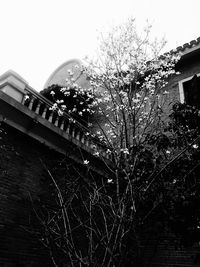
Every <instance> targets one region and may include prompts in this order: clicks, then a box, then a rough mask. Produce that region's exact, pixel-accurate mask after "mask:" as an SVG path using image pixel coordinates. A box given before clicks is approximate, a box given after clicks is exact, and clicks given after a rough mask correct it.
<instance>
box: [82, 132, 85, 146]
mask: <svg viewBox="0 0 200 267" xmlns="http://www.w3.org/2000/svg"><path fill="white" fill-rule="evenodd" d="M81 143H83V144H84V143H85V136H84V134H82V137H81Z"/></svg>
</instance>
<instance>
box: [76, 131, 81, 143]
mask: <svg viewBox="0 0 200 267" xmlns="http://www.w3.org/2000/svg"><path fill="white" fill-rule="evenodd" d="M76 139H77V140H78V141H80V131H77V134H76Z"/></svg>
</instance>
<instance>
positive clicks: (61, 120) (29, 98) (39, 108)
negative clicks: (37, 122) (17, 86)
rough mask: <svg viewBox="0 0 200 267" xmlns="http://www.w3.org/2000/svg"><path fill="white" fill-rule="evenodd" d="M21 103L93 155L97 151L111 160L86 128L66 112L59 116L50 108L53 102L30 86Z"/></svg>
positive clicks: (102, 146)
mask: <svg viewBox="0 0 200 267" xmlns="http://www.w3.org/2000/svg"><path fill="white" fill-rule="evenodd" d="M22 104H23V105H24V106H26V107H27V108H28V109H30V110H32V111H34V112H35V113H36V114H37V115H39V116H41V117H42V118H44V119H45V120H47V121H49V122H50V123H52V124H53V125H54V126H56V127H58V128H59V129H60V130H62V131H64V132H65V133H66V134H67V135H68V136H69V137H71V138H72V139H74V140H77V141H78V142H80V143H81V144H83V145H84V146H85V147H87V148H88V149H89V151H91V152H92V153H93V154H94V155H95V153H97V152H98V153H99V155H100V156H101V157H103V158H106V159H108V160H111V155H110V154H108V153H106V150H107V148H106V147H105V146H104V145H102V144H101V143H100V142H99V141H97V140H95V138H94V137H92V135H91V134H90V133H89V132H88V130H87V128H85V127H84V126H83V125H81V124H80V123H79V122H77V121H75V120H74V119H72V117H71V116H70V115H69V114H67V113H66V112H64V113H63V115H62V116H60V115H58V113H57V112H55V111H53V110H51V109H50V108H51V107H52V105H53V103H52V102H50V101H49V100H48V99H46V98H45V97H44V96H42V95H41V94H39V93H37V92H35V91H34V90H31V88H26V90H25V94H24V97H23V99H22ZM76 143H77V142H76ZM96 155H97V154H96Z"/></svg>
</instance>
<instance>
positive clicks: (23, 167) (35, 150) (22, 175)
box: [0, 126, 56, 267]
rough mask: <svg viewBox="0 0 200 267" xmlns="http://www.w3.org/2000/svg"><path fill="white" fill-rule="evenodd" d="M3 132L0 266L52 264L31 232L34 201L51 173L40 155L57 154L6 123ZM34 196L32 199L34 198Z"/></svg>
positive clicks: (48, 157) (45, 157) (50, 157)
mask: <svg viewBox="0 0 200 267" xmlns="http://www.w3.org/2000/svg"><path fill="white" fill-rule="evenodd" d="M4 129H5V131H6V133H5V132H4V131H3V132H1V134H0V241H1V242H0V266H1V267H17V266H26V267H28V266H30V267H31V266H49V263H48V261H47V260H46V256H45V253H46V252H45V251H44V250H43V249H42V247H41V246H40V244H39V243H38V241H37V240H36V239H35V238H34V236H33V235H32V234H31V233H29V230H30V225H31V224H32V220H33V207H32V206H33V205H32V203H34V202H35V201H36V200H39V199H40V198H41V197H42V195H43V194H44V192H45V187H46V183H48V181H46V180H47V177H46V175H45V172H44V168H43V166H42V164H41V162H40V159H42V160H44V161H45V162H53V159H54V158H55V156H56V154H55V153H52V152H51V151H49V150H48V149H47V148H46V147H44V146H42V145H41V144H39V143H37V142H35V141H34V140H32V139H30V138H28V137H27V136H26V135H24V134H21V133H19V132H18V131H15V130H14V129H12V128H9V127H5V126H4ZM31 199H32V201H31Z"/></svg>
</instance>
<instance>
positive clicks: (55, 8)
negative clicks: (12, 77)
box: [0, 0, 200, 91]
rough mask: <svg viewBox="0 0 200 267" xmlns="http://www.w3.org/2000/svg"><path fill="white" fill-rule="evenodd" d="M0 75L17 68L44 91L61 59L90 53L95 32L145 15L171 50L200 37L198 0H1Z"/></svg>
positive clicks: (94, 44)
mask: <svg viewBox="0 0 200 267" xmlns="http://www.w3.org/2000/svg"><path fill="white" fill-rule="evenodd" d="M0 10H1V14H0V36H1V38H0V74H3V72H5V71H7V70H8V69H13V70H14V71H16V72H17V73H19V74H20V75H21V76H22V77H23V78H24V79H25V80H27V81H28V82H29V85H30V86H32V87H33V88H35V89H36V90H38V91H39V90H41V89H42V88H43V86H44V84H45V82H46V80H47V79H48V77H49V76H50V74H51V73H52V72H53V71H54V70H55V69H56V68H57V67H58V66H59V65H60V64H62V63H63V62H65V61H67V60H69V59H72V58H79V59H81V58H83V57H84V56H86V55H89V56H90V55H92V54H93V53H94V51H95V48H96V47H97V32H98V31H104V30H107V29H108V27H109V25H113V24H115V23H119V22H122V21H124V20H125V19H126V18H127V17H130V16H131V17H134V18H136V22H137V25H138V26H139V27H140V28H141V27H142V25H144V24H145V21H146V19H148V20H149V21H150V23H151V24H153V34H154V36H157V37H162V36H165V37H166V39H167V41H168V44H167V49H169V50H171V49H172V48H175V47H177V46H179V45H182V44H184V43H185V42H189V41H191V40H192V39H196V38H198V37H199V36H200V15H199V14H200V0H190V1H188V0H71V1H69V0H0Z"/></svg>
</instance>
